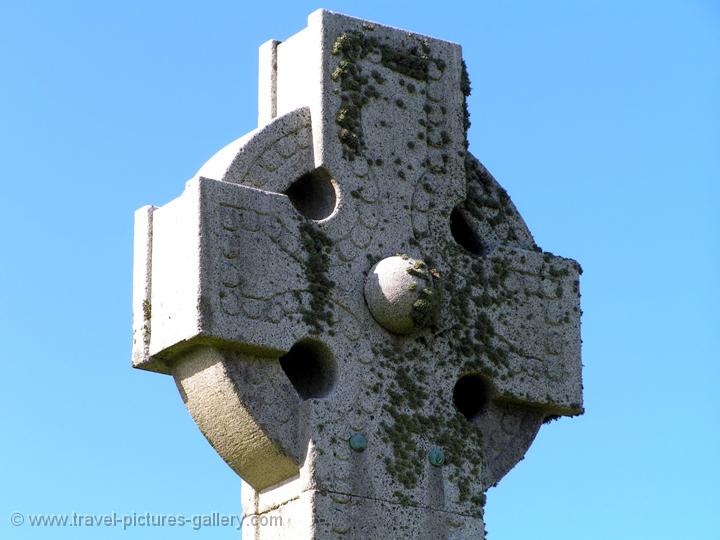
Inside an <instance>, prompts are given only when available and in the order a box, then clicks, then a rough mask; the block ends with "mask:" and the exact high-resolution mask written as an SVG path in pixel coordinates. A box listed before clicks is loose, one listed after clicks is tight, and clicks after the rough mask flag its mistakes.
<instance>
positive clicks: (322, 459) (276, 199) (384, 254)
mask: <svg viewBox="0 0 720 540" xmlns="http://www.w3.org/2000/svg"><path fill="white" fill-rule="evenodd" d="M260 57H261V58H260V60H261V67H260V89H259V91H260V96H259V124H260V126H259V128H258V129H257V130H255V131H253V132H251V133H249V134H247V135H246V136H244V137H242V138H240V139H238V140H237V141H235V142H233V143H231V144H229V145H228V146H227V147H225V148H224V149H222V150H221V151H220V152H218V153H217V154H216V155H215V156H214V157H213V158H211V159H210V160H209V161H208V162H207V163H206V164H205V165H204V166H203V167H202V168H201V169H200V171H198V173H197V174H196V175H195V176H194V177H193V178H192V179H191V180H190V181H189V182H188V183H187V185H186V188H185V191H184V192H183V194H182V195H181V196H180V197H178V198H177V199H175V200H174V201H172V202H170V203H168V204H166V205H164V206H162V207H159V208H154V207H144V208H141V209H140V210H138V212H137V213H136V232H135V234H136V246H135V270H134V281H135V291H134V300H133V342H134V344H133V365H134V366H135V367H138V368H142V369H147V370H152V371H157V372H160V373H167V374H171V375H172V376H173V377H174V378H175V381H176V383H177V386H178V389H179V391H180V394H181V396H182V398H183V400H184V402H185V403H186V405H187V407H188V410H189V411H190V413H191V414H192V416H193V418H194V419H195V421H196V422H197V424H198V426H199V427H200V429H201V430H202V432H203V434H204V435H205V436H206V437H207V439H208V440H209V441H210V443H211V444H212V445H213V447H214V448H215V449H216V450H217V451H218V453H219V454H220V455H221V456H222V457H223V459H224V460H225V461H226V462H227V463H228V464H229V465H230V467H231V468H232V469H233V470H234V471H235V472H237V473H238V474H239V475H240V476H241V477H242V479H243V481H244V484H243V507H244V509H245V513H246V515H267V516H270V515H278V516H282V517H283V526H282V527H260V526H259V525H258V526H256V527H255V530H252V531H250V530H249V529H248V530H246V531H245V534H248V535H249V534H253V535H254V536H253V537H254V538H263V539H265V538H336V537H348V538H372V537H378V536H380V535H384V536H386V537H387V536H390V537H393V538H450V537H452V538H482V537H483V536H484V533H483V530H484V527H483V519H482V515H483V505H484V502H485V492H486V490H487V489H488V488H489V487H491V486H493V485H494V484H496V483H497V482H498V481H499V480H500V479H501V478H502V477H503V476H504V475H505V474H506V473H507V472H508V471H509V470H510V469H511V468H512V467H513V466H514V465H515V464H516V463H517V461H519V460H520V459H522V457H523V455H524V454H525V452H526V451H527V449H528V448H529V446H530V444H531V443H532V441H533V439H534V437H535V435H536V433H537V431H538V429H539V428H540V426H541V424H542V422H543V421H544V420H546V419H548V418H552V417H556V416H558V415H569V416H572V415H577V414H580V413H581V412H582V410H583V409H582V384H581V363H580V307H579V289H578V287H579V281H578V279H579V273H580V267H579V265H578V264H577V263H576V262H575V261H573V260H570V259H565V258H562V257H558V256H555V255H553V254H550V253H544V252H542V250H540V248H538V247H537V246H536V244H535V242H534V241H533V238H532V235H531V234H530V232H529V231H528V228H527V226H526V225H525V223H524V222H523V220H522V218H521V217H520V215H519V214H518V212H517V210H516V208H515V207H514V205H513V204H512V202H511V201H510V198H509V197H508V195H507V193H506V192H505V191H504V190H503V188H502V187H501V186H500V185H499V184H498V183H497V182H496V181H495V180H494V178H493V177H492V176H491V175H490V174H489V173H488V171H487V170H486V169H485V168H484V167H483V166H482V165H481V164H480V162H479V161H478V160H477V159H476V158H475V157H473V156H472V154H470V153H469V152H468V150H467V142H466V129H467V126H468V123H469V120H468V116H467V108H466V98H467V96H468V94H469V91H470V85H469V81H468V80H467V75H466V72H465V68H464V64H463V61H462V57H461V51H460V47H459V46H458V45H456V44H453V43H449V42H445V41H440V40H437V39H434V38H429V37H426V36H421V35H417V34H413V33H409V32H405V31H401V30H397V29H393V28H389V27H385V26H380V25H377V24H374V23H369V22H366V21H362V20H358V19H353V18H350V17H346V16H343V15H338V14H335V13H330V12H327V11H323V10H320V11H316V12H314V13H312V14H311V15H310V17H309V19H308V26H307V28H305V29H304V30H302V31H301V32H299V33H297V34H295V35H294V36H292V37H291V38H289V39H288V40H286V41H284V42H277V41H270V42H268V43H266V44H265V45H263V46H262V47H261V48H260Z"/></svg>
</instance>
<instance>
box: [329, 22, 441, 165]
mask: <svg viewBox="0 0 720 540" xmlns="http://www.w3.org/2000/svg"><path fill="white" fill-rule="evenodd" d="M429 52H430V47H429V44H428V43H427V42H425V41H423V42H421V43H420V44H419V45H418V46H415V47H410V48H409V49H407V50H402V49H400V48H397V47H392V46H390V45H388V44H386V43H383V42H382V41H381V40H380V39H378V38H377V37H375V36H372V35H366V34H364V33H363V32H360V31H357V30H351V31H348V32H344V33H342V34H340V35H339V36H338V37H337V38H336V39H335V42H334V43H333V47H332V54H333V55H335V56H338V57H339V58H340V61H339V62H338V64H337V66H336V67H335V69H334V70H333V72H332V74H331V78H332V80H333V81H335V82H337V83H339V84H340V90H341V94H340V99H341V101H342V104H341V106H340V108H339V109H338V111H337V114H336V116H335V120H336V122H337V124H338V126H339V127H340V131H339V133H338V137H339V139H340V143H341V145H342V149H343V157H345V158H346V159H348V160H349V161H354V160H355V158H356V157H357V156H358V155H361V154H362V153H363V152H364V150H365V149H366V141H365V137H364V134H363V128H362V108H363V107H364V106H365V105H366V104H367V103H369V101H370V100H371V99H377V98H379V97H380V93H379V92H378V90H377V89H376V88H375V87H374V86H373V85H371V84H368V83H369V80H370V77H372V79H373V80H374V81H375V83H376V84H379V85H381V84H383V83H384V82H385V78H384V77H383V76H382V75H381V74H380V72H379V71H377V70H372V71H371V72H370V75H369V77H368V76H367V75H365V74H364V73H363V69H362V67H361V66H360V64H359V61H360V60H363V59H365V58H366V57H367V56H368V55H370V54H373V55H379V62H380V64H381V65H383V66H384V67H386V68H388V69H390V70H392V71H394V72H396V73H399V74H401V75H404V76H406V77H410V78H412V79H415V80H417V81H423V82H425V81H427V80H428V73H429V69H430V65H431V64H434V65H435V66H436V67H437V69H438V70H440V71H443V70H444V69H445V63H444V62H443V61H442V60H440V59H438V58H433V57H431V56H430V55H429ZM401 83H402V84H405V81H402V80H401ZM407 90H408V92H409V93H410V94H414V93H415V92H416V91H417V90H416V87H415V85H413V84H412V83H409V84H407ZM395 104H396V105H397V106H398V107H400V108H405V103H404V102H403V101H402V99H400V98H396V100H395Z"/></svg>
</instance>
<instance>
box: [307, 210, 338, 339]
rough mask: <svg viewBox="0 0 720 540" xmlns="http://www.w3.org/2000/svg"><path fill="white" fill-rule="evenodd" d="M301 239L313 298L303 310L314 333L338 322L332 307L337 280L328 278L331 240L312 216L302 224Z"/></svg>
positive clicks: (309, 290)
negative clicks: (311, 218) (313, 220)
mask: <svg viewBox="0 0 720 540" xmlns="http://www.w3.org/2000/svg"><path fill="white" fill-rule="evenodd" d="M299 229H300V242H301V244H302V246H303V248H304V249H305V258H304V261H303V266H304V269H305V277H306V279H307V282H308V292H309V293H310V302H309V305H308V307H307V308H305V307H303V308H302V309H301V310H300V314H301V316H302V320H303V322H305V324H307V325H308V326H309V327H310V333H311V334H320V333H321V332H322V330H323V328H324V326H327V327H328V328H331V327H332V326H333V325H334V324H335V318H334V316H333V312H332V309H331V306H332V303H331V291H332V289H333V287H334V286H335V283H334V282H333V281H331V280H330V279H329V278H328V269H329V266H330V251H331V250H332V241H331V240H330V239H329V238H328V237H327V235H325V233H324V232H322V231H321V230H320V229H318V228H317V225H314V224H313V223H312V222H310V221H309V220H307V221H303V222H302V223H301V224H300V228H299Z"/></svg>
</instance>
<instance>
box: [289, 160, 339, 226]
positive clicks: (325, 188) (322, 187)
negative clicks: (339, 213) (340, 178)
mask: <svg viewBox="0 0 720 540" xmlns="http://www.w3.org/2000/svg"><path fill="white" fill-rule="evenodd" d="M285 195H287V196H288V197H289V198H290V202H291V203H292V204H293V206H294V207H295V209H296V210H297V211H298V212H300V213H301V214H302V215H303V216H305V217H306V218H309V219H312V220H315V221H320V220H322V219H325V218H328V217H330V216H331V215H332V213H333V212H334V211H335V205H336V202H337V194H336V192H335V183H334V182H333V181H332V178H330V173H328V171H327V170H326V169H324V168H323V167H318V168H317V169H315V170H313V171H310V172H309V173H305V174H303V175H302V176H301V177H300V178H298V179H297V180H295V181H294V182H293V183H292V184H291V185H290V187H289V188H288V189H287V190H286V191H285Z"/></svg>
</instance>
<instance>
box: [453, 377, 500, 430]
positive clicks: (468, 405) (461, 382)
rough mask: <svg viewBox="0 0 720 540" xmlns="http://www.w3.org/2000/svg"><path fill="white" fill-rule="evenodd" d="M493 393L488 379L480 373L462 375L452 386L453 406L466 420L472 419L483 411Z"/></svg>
mask: <svg viewBox="0 0 720 540" xmlns="http://www.w3.org/2000/svg"><path fill="white" fill-rule="evenodd" d="M492 394H493V387H492V384H491V383H490V381H489V380H488V379H487V378H485V377H483V376H482V375H475V374H473V375H464V376H462V377H460V379H458V382H457V383H455V388H453V403H454V404H455V408H456V409H457V410H458V411H460V412H461V413H462V415H463V416H464V417H465V418H467V419H468V420H473V419H474V418H476V417H477V416H479V415H480V414H482V413H483V412H484V411H485V408H486V407H487V404H488V402H489V401H490V398H491V397H492Z"/></svg>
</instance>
